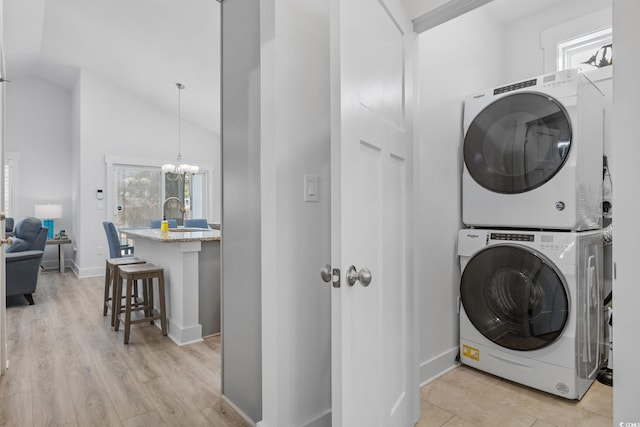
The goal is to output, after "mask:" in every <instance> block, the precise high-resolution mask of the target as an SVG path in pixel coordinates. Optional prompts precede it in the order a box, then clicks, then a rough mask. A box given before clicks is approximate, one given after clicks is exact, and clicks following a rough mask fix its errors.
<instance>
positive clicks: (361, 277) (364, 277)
mask: <svg viewBox="0 0 640 427" xmlns="http://www.w3.org/2000/svg"><path fill="white" fill-rule="evenodd" d="M356 281H359V282H360V284H361V285H362V286H364V287H365V288H366V287H367V286H369V283H371V271H369V269H368V268H366V267H363V268H361V269H360V271H358V269H357V268H356V267H355V266H354V265H352V266H351V267H349V269H348V270H347V282H348V283H349V286H353V285H354V284H355V283H356Z"/></svg>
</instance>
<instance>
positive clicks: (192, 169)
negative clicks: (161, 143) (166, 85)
mask: <svg viewBox="0 0 640 427" xmlns="http://www.w3.org/2000/svg"><path fill="white" fill-rule="evenodd" d="M176 87H177V88H178V155H177V156H176V163H177V164H175V165H174V164H172V163H167V164H164V165H162V172H163V173H165V174H168V173H171V174H176V175H177V177H176V178H178V177H180V176H182V175H184V174H187V173H190V174H194V173H198V171H199V170H200V168H199V167H198V166H195V165H189V164H186V163H182V154H180V149H181V141H180V124H181V116H180V91H181V90H183V89H184V88H185V86H184V85H183V84H182V83H176Z"/></svg>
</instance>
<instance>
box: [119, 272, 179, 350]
mask: <svg viewBox="0 0 640 427" xmlns="http://www.w3.org/2000/svg"><path fill="white" fill-rule="evenodd" d="M116 279H117V280H116V297H115V300H116V301H119V300H120V299H121V298H122V288H123V286H126V292H125V295H126V298H125V303H124V343H125V344H129V335H130V331H131V324H132V323H140V322H146V321H148V322H150V323H151V324H153V321H154V320H156V319H160V323H161V326H162V335H165V336H166V335H167V315H166V310H165V299H164V298H165V297H164V269H163V268H160V267H158V266H156V265H153V264H131V265H122V266H120V268H119V269H118V277H117V278H116ZM153 279H157V281H158V293H159V295H158V296H159V299H160V311H159V312H156V311H155V309H154V307H153ZM138 280H142V290H143V293H144V301H143V302H142V303H137V304H136V303H134V304H132V303H131V299H132V297H133V287H134V284H135V283H136V281H138ZM121 311H122V306H120V305H116V312H115V316H116V323H115V325H114V328H115V330H116V331H117V330H118V329H119V326H120V321H121V320H120V313H121ZM132 311H144V317H143V318H140V319H135V320H131V312H132Z"/></svg>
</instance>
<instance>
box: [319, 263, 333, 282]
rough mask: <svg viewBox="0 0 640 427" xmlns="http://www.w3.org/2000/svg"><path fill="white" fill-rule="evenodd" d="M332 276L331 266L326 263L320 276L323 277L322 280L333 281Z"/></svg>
mask: <svg viewBox="0 0 640 427" xmlns="http://www.w3.org/2000/svg"><path fill="white" fill-rule="evenodd" d="M331 276H332V273H331V266H330V265H329V264H325V265H324V267H322V270H320V277H322V281H323V282H327V283H329V282H330V281H331Z"/></svg>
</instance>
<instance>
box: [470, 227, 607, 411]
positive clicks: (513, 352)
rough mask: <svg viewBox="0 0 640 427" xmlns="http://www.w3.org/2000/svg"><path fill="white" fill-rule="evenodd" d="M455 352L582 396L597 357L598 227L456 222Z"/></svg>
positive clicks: (523, 380) (529, 382) (542, 386)
mask: <svg viewBox="0 0 640 427" xmlns="http://www.w3.org/2000/svg"><path fill="white" fill-rule="evenodd" d="M458 254H459V256H460V266H461V269H462V278H461V281H460V302H461V304H460V360H461V362H462V363H464V364H465V365H469V366H472V367H474V368H477V369H480V370H482V371H486V372H489V373H492V374H494V375H497V376H499V377H502V378H506V379H508V380H511V381H514V382H517V383H520V384H523V385H526V386H529V387H533V388H536V389H539V390H543V391H545V392H548V393H553V394H556V395H559V396H562V397H565V398H568V399H581V398H582V396H583V395H584V393H585V392H586V391H587V389H588V388H589V386H590V385H591V384H592V382H593V380H594V379H595V377H596V374H597V372H598V370H599V368H600V367H601V364H602V363H603V361H604V352H605V348H604V346H603V345H602V336H603V333H604V322H603V320H602V313H603V312H602V304H603V292H602V285H601V284H602V232H601V231H600V230H596V231H585V232H538V231H536V232H531V231H517V230H479V229H466V230H461V231H460V233H459V236H458Z"/></svg>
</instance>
